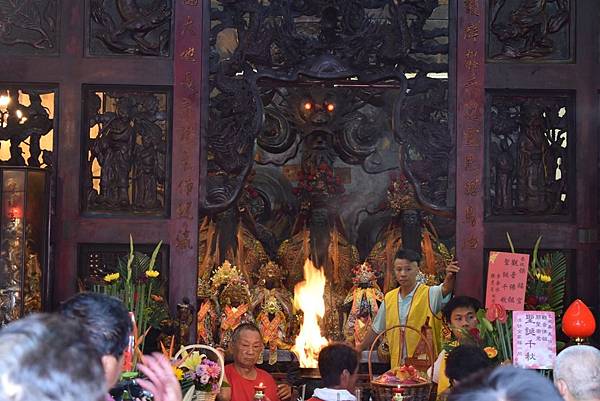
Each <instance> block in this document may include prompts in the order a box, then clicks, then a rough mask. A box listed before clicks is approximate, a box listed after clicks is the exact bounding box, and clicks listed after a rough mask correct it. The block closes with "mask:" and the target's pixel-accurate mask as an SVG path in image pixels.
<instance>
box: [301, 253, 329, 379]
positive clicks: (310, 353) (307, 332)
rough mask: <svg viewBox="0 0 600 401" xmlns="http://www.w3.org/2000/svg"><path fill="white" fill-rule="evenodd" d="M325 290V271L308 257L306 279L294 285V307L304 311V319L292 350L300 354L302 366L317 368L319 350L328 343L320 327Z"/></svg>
mask: <svg viewBox="0 0 600 401" xmlns="http://www.w3.org/2000/svg"><path fill="white" fill-rule="evenodd" d="M324 292H325V272H324V271H323V270H322V269H317V268H316V267H315V266H314V265H313V264H312V263H311V261H310V260H308V259H307V260H306V262H304V281H302V282H300V283H298V284H296V286H295V287H294V308H296V309H301V310H302V312H304V319H303V322H302V324H301V326H300V334H298V337H296V344H295V345H294V346H293V347H292V351H293V352H294V353H295V354H296V355H297V356H298V359H299V360H300V367H302V368H316V367H317V357H318V356H319V351H321V348H323V347H324V346H326V345H327V344H328V341H327V339H326V338H325V337H323V336H321V328H320V327H319V318H322V317H323V315H324V314H325V299H324V297H323V295H324Z"/></svg>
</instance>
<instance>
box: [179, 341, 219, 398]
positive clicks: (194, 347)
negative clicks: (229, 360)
mask: <svg viewBox="0 0 600 401" xmlns="http://www.w3.org/2000/svg"><path fill="white" fill-rule="evenodd" d="M194 351H199V352H200V353H205V351H209V352H210V353H212V354H214V355H216V357H217V361H218V363H219V366H220V367H221V377H219V383H218V384H219V388H220V387H221V384H222V383H223V377H224V375H225V361H224V360H223V356H222V355H221V353H220V352H219V351H217V350H216V349H214V348H213V347H211V346H208V345H204V344H191V345H188V346H185V347H181V348H180V349H179V351H177V353H176V354H175V356H174V358H175V359H178V358H179V357H180V356H181V355H182V354H183V353H184V352H189V353H191V352H194ZM217 394H218V393H217V392H215V393H212V392H210V391H197V390H196V389H195V388H194V386H192V387H190V388H189V389H188V391H187V392H186V393H185V396H184V397H183V401H215V399H216V398H217Z"/></svg>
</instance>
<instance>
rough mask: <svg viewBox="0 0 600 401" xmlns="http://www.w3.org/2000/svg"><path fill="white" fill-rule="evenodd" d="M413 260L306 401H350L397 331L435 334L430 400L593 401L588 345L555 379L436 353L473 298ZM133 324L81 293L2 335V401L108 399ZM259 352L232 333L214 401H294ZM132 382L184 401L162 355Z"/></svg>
mask: <svg viewBox="0 0 600 401" xmlns="http://www.w3.org/2000/svg"><path fill="white" fill-rule="evenodd" d="M419 262H420V257H419V254H417V253H415V252H412V251H408V250H400V251H398V252H397V254H396V257H395V259H394V266H393V267H394V275H395V278H396V280H397V282H398V288H396V289H394V290H392V291H390V292H389V293H387V294H386V296H385V299H384V302H383V303H382V305H381V308H380V309H379V312H378V314H377V316H376V318H375V319H374V321H373V325H372V327H371V328H370V330H369V332H368V333H367V336H366V338H365V341H363V343H362V344H361V345H360V346H359V347H358V349H355V348H353V347H352V346H350V345H347V344H342V343H334V344H330V345H328V346H326V347H325V348H323V349H322V350H321V352H320V354H319V359H318V366H319V372H320V375H321V381H322V385H323V387H322V388H317V389H316V390H315V391H314V393H313V395H312V398H310V399H309V401H360V400H356V397H355V387H356V383H357V378H358V368H359V355H360V351H361V350H362V349H365V348H367V347H370V346H371V344H372V342H373V340H374V339H375V337H376V336H377V335H378V334H379V333H381V332H383V331H384V330H386V328H390V327H393V326H395V325H398V324H401V325H411V326H414V327H421V326H423V325H424V324H428V325H430V326H432V328H433V332H434V333H435V334H436V336H435V337H434V344H433V348H434V349H435V350H436V355H439V356H438V357H437V360H436V361H435V363H434V364H433V367H432V369H431V371H430V372H429V374H430V376H431V377H432V379H433V381H434V382H435V383H437V394H438V395H441V396H444V397H447V400H448V401H496V400H497V401H530V400H531V401H533V400H538V399H543V400H547V401H561V400H564V401H600V351H599V350H598V349H596V348H595V347H592V346H588V345H578V346H572V347H567V348H566V349H565V350H563V351H562V352H561V353H559V354H558V356H557V358H556V362H555V366H554V370H553V380H554V383H552V382H551V381H550V380H548V379H546V378H545V377H543V376H542V375H539V374H538V373H536V372H533V371H528V370H523V369H519V368H516V367H513V366H500V367H494V366H491V363H490V360H489V358H488V356H487V354H486V353H485V352H484V351H483V350H482V349H481V348H480V347H478V346H477V345H475V344H472V343H469V342H468V341H464V343H462V342H461V344H460V345H459V346H457V347H456V348H454V349H453V350H452V351H451V352H449V353H447V352H446V351H441V348H440V342H439V341H440V338H441V337H440V335H439V332H440V328H441V325H442V322H445V323H446V324H447V325H448V326H449V327H450V329H451V330H452V331H453V332H454V335H455V336H456V338H458V339H459V340H460V339H461V335H462V333H464V332H465V331H468V330H469V329H471V328H474V327H475V326H476V325H477V310H478V309H479V308H480V307H481V305H480V303H479V301H478V300H476V299H474V298H471V297H466V296H455V297H453V298H451V296H452V292H453V290H454V282H455V279H456V275H457V273H458V272H459V271H460V268H459V267H458V266H457V265H456V264H455V263H451V264H449V265H448V267H447V269H446V276H445V279H444V282H443V283H442V284H440V285H439V286H427V285H425V284H421V283H418V282H417V273H418V271H419ZM131 330H132V327H131V321H130V318H129V315H128V312H127V310H126V309H125V307H124V305H123V303H122V302H121V301H119V300H118V299H116V298H112V297H109V296H106V295H102V294H96V293H80V294H77V295H75V296H74V297H72V298H70V299H69V300H67V301H65V302H64V303H63V304H62V305H61V307H60V310H59V311H58V313H53V314H33V315H30V316H27V317H25V318H23V319H20V320H18V321H15V322H13V323H11V324H9V325H7V326H5V327H3V328H2V329H1V330H0V401H28V400H35V401H58V400H60V401H71V400H72V401H75V400H84V401H85V400H89V401H110V400H112V397H111V396H110V393H109V390H110V389H112V388H114V386H115V385H116V384H117V382H118V380H119V378H120V376H121V371H122V368H123V359H124V358H123V356H124V353H125V350H126V348H127V345H128V342H129V339H130V334H131ZM393 337H396V336H389V335H388V341H389V346H390V354H391V360H392V363H394V362H393V361H395V360H403V359H404V358H405V357H410V356H412V353H413V352H415V349H416V346H417V343H418V334H417V337H411V336H409V335H406V338H405V340H404V341H400V340H398V339H396V340H394V339H393ZM263 349H264V345H263V341H262V335H261V332H260V330H259V328H258V327H257V326H255V325H254V324H251V323H244V324H241V325H240V326H238V327H237V328H236V329H235V331H234V332H233V335H232V340H231V344H230V350H229V351H230V354H231V357H232V358H233V361H232V362H231V363H230V364H228V365H226V366H225V372H224V374H225V380H224V385H223V386H222V387H221V388H220V392H219V394H218V400H219V401H253V400H254V394H255V387H256V386H257V385H259V384H262V385H263V386H264V387H265V398H266V401H287V400H290V399H291V398H292V388H291V386H290V385H289V384H285V383H279V384H277V383H276V381H275V380H274V379H273V377H272V376H271V375H270V374H269V373H268V372H266V371H264V370H262V369H260V368H258V367H257V362H258V360H259V357H260V355H261V353H262V352H263ZM137 369H138V370H139V371H140V373H141V374H142V375H143V376H142V378H140V379H137V384H138V385H139V386H140V387H141V388H142V389H144V390H145V391H146V393H145V394H146V395H147V396H151V397H153V399H154V400H156V401H181V400H182V392H181V386H180V383H179V382H178V380H177V378H176V376H175V373H174V370H173V367H172V365H171V361H169V360H168V359H167V358H166V357H165V356H163V355H162V354H158V353H154V354H152V355H145V356H144V357H143V358H142V360H141V362H140V363H139V364H138V365H137Z"/></svg>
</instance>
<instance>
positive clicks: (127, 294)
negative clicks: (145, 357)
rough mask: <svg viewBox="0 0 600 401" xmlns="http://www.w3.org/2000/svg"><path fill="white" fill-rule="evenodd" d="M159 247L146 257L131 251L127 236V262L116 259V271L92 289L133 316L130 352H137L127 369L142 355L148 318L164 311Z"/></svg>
mask: <svg viewBox="0 0 600 401" xmlns="http://www.w3.org/2000/svg"><path fill="white" fill-rule="evenodd" d="M161 245H162V241H161V242H160V243H159V244H158V245H157V246H156V248H154V251H153V252H152V256H151V257H148V256H147V255H145V254H143V253H140V252H135V251H134V246H133V239H132V238H131V236H130V237H129V255H128V256H127V259H126V260H125V259H123V258H122V259H119V261H118V264H117V266H116V272H114V273H110V274H107V275H105V276H104V278H103V280H102V282H101V283H96V284H94V285H93V286H92V290H93V291H94V292H98V293H103V294H106V295H110V296H113V297H116V298H119V299H121V301H123V303H124V304H125V307H126V308H127V310H129V311H130V312H131V313H132V314H133V320H134V323H135V326H134V333H133V337H134V344H132V345H130V348H132V349H130V352H133V351H134V350H136V351H135V352H134V355H133V361H132V364H131V366H127V367H126V368H130V369H133V368H135V363H136V361H137V358H138V357H139V355H141V354H142V353H143V349H144V343H145V336H146V334H147V332H148V330H149V327H148V326H149V323H150V321H151V318H152V316H158V315H160V314H157V309H161V308H164V302H163V301H162V299H163V298H162V296H161V295H160V292H161V288H160V287H161V286H160V281H159V279H158V277H159V276H160V272H159V271H158V270H156V269H155V267H156V258H157V257H158V252H159V250H160V247H161ZM138 333H139V334H138Z"/></svg>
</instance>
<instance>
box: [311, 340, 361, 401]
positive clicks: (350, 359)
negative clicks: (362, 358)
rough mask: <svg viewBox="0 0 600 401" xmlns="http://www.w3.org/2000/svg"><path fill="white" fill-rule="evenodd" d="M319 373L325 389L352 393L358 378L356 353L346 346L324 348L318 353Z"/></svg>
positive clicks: (332, 345) (337, 344) (338, 345)
mask: <svg viewBox="0 0 600 401" xmlns="http://www.w3.org/2000/svg"><path fill="white" fill-rule="evenodd" d="M319 373H320V374H321V379H322V381H323V385H324V386H325V387H326V388H333V389H344V390H348V391H349V392H351V393H352V392H354V389H355V387H356V379H357V377H358V375H357V373H358V353H357V352H356V350H355V349H354V348H352V347H350V346H349V345H346V344H341V343H336V344H331V345H328V346H326V347H325V348H323V349H322V350H321V352H319Z"/></svg>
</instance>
